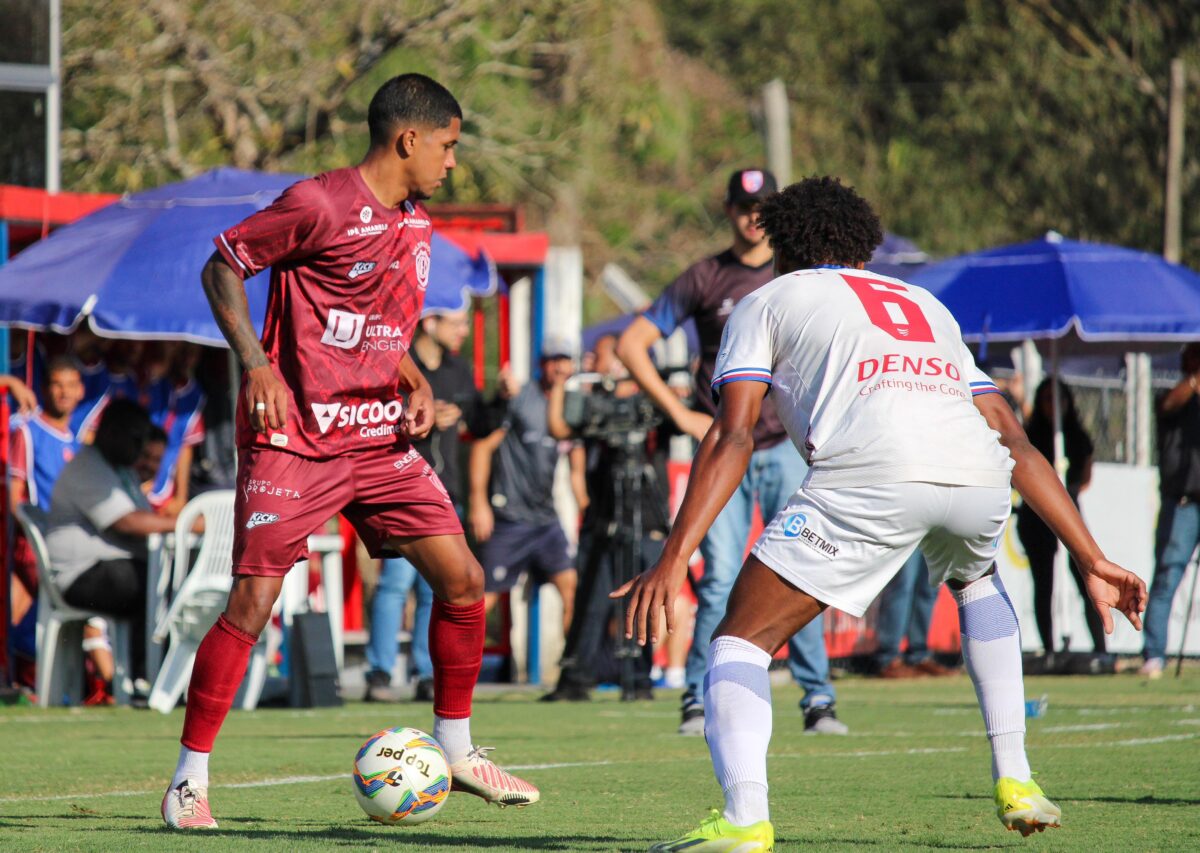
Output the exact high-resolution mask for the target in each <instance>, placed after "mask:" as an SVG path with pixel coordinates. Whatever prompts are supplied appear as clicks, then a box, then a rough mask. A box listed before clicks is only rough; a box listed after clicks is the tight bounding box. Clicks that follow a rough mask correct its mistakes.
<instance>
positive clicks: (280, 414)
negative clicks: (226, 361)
mask: <svg viewBox="0 0 1200 853" xmlns="http://www.w3.org/2000/svg"><path fill="white" fill-rule="evenodd" d="M246 402H247V403H249V404H250V426H252V427H254V430H255V431H256V432H266V431H267V430H271V429H283V427H284V425H286V424H287V386H286V385H284V384H283V380H282V379H280V378H279V377H278V376H276V375H275V369H274V368H273V367H271V365H269V364H264V365H262V366H261V367H254V368H251V369H250V370H247V371H246Z"/></svg>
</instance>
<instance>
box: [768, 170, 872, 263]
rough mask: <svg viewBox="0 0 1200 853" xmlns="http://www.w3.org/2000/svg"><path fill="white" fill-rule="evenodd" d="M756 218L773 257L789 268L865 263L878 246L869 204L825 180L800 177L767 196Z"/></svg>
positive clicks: (838, 182)
mask: <svg viewBox="0 0 1200 853" xmlns="http://www.w3.org/2000/svg"><path fill="white" fill-rule="evenodd" d="M758 219H759V222H760V223H761V224H762V228H763V231H765V232H766V234H767V237H768V238H769V239H770V241H771V247H772V248H773V249H774V250H775V253H776V255H779V256H780V257H782V258H783V260H784V261H785V263H787V264H788V265H790V266H791V268H792V269H804V268H805V267H814V266H817V265H818V264H860V263H863V264H865V263H866V262H867V261H869V260H871V256H872V255H873V254H874V253H875V248H876V247H877V246H878V245H879V244H880V243H882V242H883V229H882V228H881V227H880V225H879V217H878V216H877V215H876V214H875V211H874V210H872V209H871V205H869V204H868V203H867V201H866V199H864V198H863V197H862V196H860V195H859V194H858V193H856V192H855V191H854V188H853V187H848V186H846V185H845V184H843V183H842V182H841V180H840V179H838V178H834V177H830V176H828V175H827V176H825V177H816V176H815V175H814V176H813V177H810V178H805V179H804V180H802V181H800V182H799V183H795V184H792V185H791V186H790V187H787V188H785V189H783V190H781V191H780V192H777V193H775V194H774V195H772V196H768V197H767V198H766V199H765V200H764V201H763V203H762V205H761V206H760V207H759V210H758Z"/></svg>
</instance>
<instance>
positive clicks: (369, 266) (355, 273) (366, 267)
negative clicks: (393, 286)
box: [347, 261, 375, 279]
mask: <svg viewBox="0 0 1200 853" xmlns="http://www.w3.org/2000/svg"><path fill="white" fill-rule="evenodd" d="M373 269H375V262H374V261H359V262H358V263H356V264H355V265H354V266H352V267H350V272H349V273H347V275H348V276H349V277H350V278H351V279H356V278H358V277H359V276H360V275H366V274H367V273H369V272H370V271H371V270H373Z"/></svg>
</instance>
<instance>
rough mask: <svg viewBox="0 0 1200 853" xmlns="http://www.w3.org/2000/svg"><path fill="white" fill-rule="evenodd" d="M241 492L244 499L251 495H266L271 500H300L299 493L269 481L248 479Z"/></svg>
mask: <svg viewBox="0 0 1200 853" xmlns="http://www.w3.org/2000/svg"><path fill="white" fill-rule="evenodd" d="M242 491H243V492H244V493H245V495H246V497H250V496H251V495H266V496H267V497H272V498H288V499H289V500H299V499H300V492H298V491H297V490H296V489H285V488H284V487H283V486H276V485H275V484H274V483H273V482H271V481H270V480H255V479H248V480H246V482H245V484H244V485H243V486H242Z"/></svg>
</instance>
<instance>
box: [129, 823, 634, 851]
mask: <svg viewBox="0 0 1200 853" xmlns="http://www.w3.org/2000/svg"><path fill="white" fill-rule="evenodd" d="M118 831H121V832H137V833H142V834H146V835H151V836H156V837H159V838H162V837H165V836H164V834H173V833H171V831H170V830H168V829H165V828H163V827H154V828H146V827H134V828H131V829H125V830H118ZM197 838H198V839H199V838H228V839H229V840H230V841H231V842H237V841H242V840H252V841H267V840H273V841H285V842H286V841H287V840H289V839H290V840H291V841H293V842H297V843H299V842H304V841H322V842H325V843H327V844H331V845H334V846H338V847H353V848H357V849H361V848H363V847H368V846H375V845H379V844H381V843H397V844H410V845H413V846H419V847H423V848H427V847H461V848H463V849H464V850H466V849H471V850H480V849H501V850H579V849H581V847H580V845H589V844H590V845H596V847H595V849H602V850H612V849H613V848H614V847H617V848H619V849H628V850H645V849H646V847H647V845H649V844H650V843H651V842H649V841H641V840H637V839H629V838H614V837H612V836H608V835H588V836H583V835H559V836H503V837H501V836H497V837H494V838H489V837H487V836H479V835H472V836H470V837H459V838H456V837H454V836H451V835H446V834H442V833H436V832H412V831H411V830H402V831H400V832H397V833H395V834H394V835H390V836H388V835H385V834H383V833H381V832H373V831H370V830H366V829H357V828H354V827H326V828H324V829H313V830H295V829H215V830H205V831H204V832H203V834H201V835H198V836H197ZM584 849H586V848H584Z"/></svg>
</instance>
